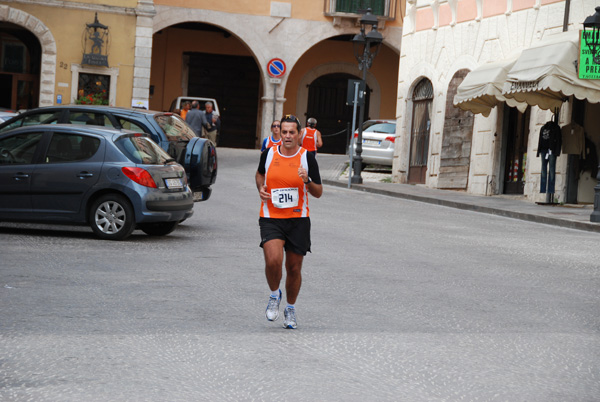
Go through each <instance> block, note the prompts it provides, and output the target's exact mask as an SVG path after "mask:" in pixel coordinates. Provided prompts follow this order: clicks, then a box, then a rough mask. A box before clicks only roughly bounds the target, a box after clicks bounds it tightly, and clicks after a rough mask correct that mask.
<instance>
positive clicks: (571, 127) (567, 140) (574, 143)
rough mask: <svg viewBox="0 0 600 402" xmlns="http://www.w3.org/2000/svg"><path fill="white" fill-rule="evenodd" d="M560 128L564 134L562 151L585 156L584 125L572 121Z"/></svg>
mask: <svg viewBox="0 0 600 402" xmlns="http://www.w3.org/2000/svg"><path fill="white" fill-rule="evenodd" d="M560 130H561V134H562V153H563V154H573V155H580V156H583V147H584V144H585V133H584V130H583V127H581V126H580V125H579V124H577V123H575V122H572V123H569V124H567V125H566V126H563V127H562V128H561V129H560Z"/></svg>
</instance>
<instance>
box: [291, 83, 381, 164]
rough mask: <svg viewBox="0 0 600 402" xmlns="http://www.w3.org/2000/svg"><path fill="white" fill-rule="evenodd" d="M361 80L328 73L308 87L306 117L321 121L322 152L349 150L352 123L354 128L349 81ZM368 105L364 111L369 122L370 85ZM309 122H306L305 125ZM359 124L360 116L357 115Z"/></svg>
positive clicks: (333, 152) (342, 152)
mask: <svg viewBox="0 0 600 402" xmlns="http://www.w3.org/2000/svg"><path fill="white" fill-rule="evenodd" d="M349 79H357V77H355V76H353V75H350V74H344V73H336V74H327V75H323V76H321V77H319V78H317V79H316V80H314V81H313V82H312V83H311V84H310V85H309V87H308V103H307V108H306V110H307V112H306V114H307V115H306V118H307V119H308V118H309V117H314V118H315V119H317V122H318V123H317V128H318V129H319V131H320V132H321V135H322V137H323V146H322V147H321V148H320V149H319V152H323V153H332V154H344V153H346V150H347V147H348V134H347V128H348V124H350V127H352V113H353V108H352V106H351V105H346V100H347V96H348V80H349ZM366 92H367V94H366V97H365V106H364V107H363V108H362V110H363V114H364V120H365V121H366V120H368V111H369V100H370V92H371V91H370V89H369V87H368V86H367V90H366ZM305 123H306V122H305V121H303V122H302V124H305ZM356 124H358V116H356Z"/></svg>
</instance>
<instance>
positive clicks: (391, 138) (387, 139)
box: [385, 135, 396, 142]
mask: <svg viewBox="0 0 600 402" xmlns="http://www.w3.org/2000/svg"><path fill="white" fill-rule="evenodd" d="M385 140H386V141H389V142H395V141H396V137H392V136H391V135H390V136H389V137H385Z"/></svg>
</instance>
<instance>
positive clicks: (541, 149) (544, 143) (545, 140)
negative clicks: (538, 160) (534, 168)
mask: <svg viewBox="0 0 600 402" xmlns="http://www.w3.org/2000/svg"><path fill="white" fill-rule="evenodd" d="M561 145H562V135H561V130H560V126H559V125H558V124H557V123H556V122H554V121H549V122H547V123H546V124H544V125H543V126H542V128H541V129H540V139H539V141H538V149H537V156H540V154H541V155H546V154H547V153H548V151H550V152H551V153H552V155H555V156H559V155H560V148H561Z"/></svg>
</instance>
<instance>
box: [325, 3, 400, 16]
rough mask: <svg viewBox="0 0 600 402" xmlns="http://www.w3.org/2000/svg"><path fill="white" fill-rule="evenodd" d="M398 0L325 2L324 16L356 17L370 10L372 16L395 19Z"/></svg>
mask: <svg viewBox="0 0 600 402" xmlns="http://www.w3.org/2000/svg"><path fill="white" fill-rule="evenodd" d="M397 1H398V0H325V15H327V16H329V17H358V16H360V15H361V14H364V12H365V11H366V9H367V8H370V9H371V10H372V11H371V12H372V13H373V15H376V16H378V17H379V18H382V19H386V20H393V19H396V3H397Z"/></svg>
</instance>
